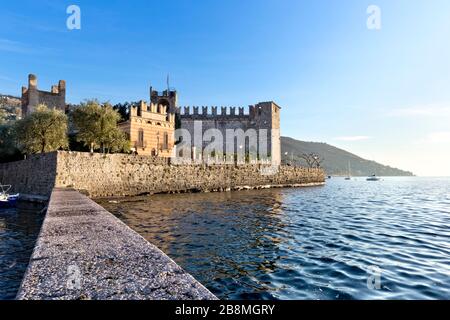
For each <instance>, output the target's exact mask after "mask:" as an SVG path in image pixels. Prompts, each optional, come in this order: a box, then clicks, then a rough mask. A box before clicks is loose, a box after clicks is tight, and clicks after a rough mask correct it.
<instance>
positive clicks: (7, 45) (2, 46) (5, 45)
mask: <svg viewBox="0 0 450 320" xmlns="http://www.w3.org/2000/svg"><path fill="white" fill-rule="evenodd" d="M0 51H7V52H14V53H31V52H32V49H31V48H30V47H27V46H26V45H24V44H23V43H20V42H17V41H12V40H8V39H0Z"/></svg>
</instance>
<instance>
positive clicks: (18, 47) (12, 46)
mask: <svg viewBox="0 0 450 320" xmlns="http://www.w3.org/2000/svg"><path fill="white" fill-rule="evenodd" d="M0 51H6V52H13V53H22V54H52V53H55V52H57V51H58V50H55V49H53V48H46V47H41V46H29V45H27V44H25V43H22V42H19V41H13V40H9V39H4V38H3V39H2V38H0Z"/></svg>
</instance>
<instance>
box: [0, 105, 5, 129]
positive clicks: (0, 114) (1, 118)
mask: <svg viewBox="0 0 450 320" xmlns="http://www.w3.org/2000/svg"><path fill="white" fill-rule="evenodd" d="M6 120H7V114H6V111H5V110H3V109H0V125H3V124H5V123H6Z"/></svg>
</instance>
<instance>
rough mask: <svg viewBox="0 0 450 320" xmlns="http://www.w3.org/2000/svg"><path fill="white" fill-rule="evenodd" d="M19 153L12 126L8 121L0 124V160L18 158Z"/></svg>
mask: <svg viewBox="0 0 450 320" xmlns="http://www.w3.org/2000/svg"><path fill="white" fill-rule="evenodd" d="M20 157H21V153H20V151H19V149H17V146H16V141H15V136H14V126H13V125H12V124H10V123H3V124H0V162H9V161H15V160H19V159H20Z"/></svg>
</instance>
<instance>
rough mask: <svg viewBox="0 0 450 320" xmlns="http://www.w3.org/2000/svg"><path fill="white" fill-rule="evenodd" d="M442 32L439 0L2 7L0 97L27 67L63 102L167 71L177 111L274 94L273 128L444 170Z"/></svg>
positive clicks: (139, 92)
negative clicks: (377, 14)
mask: <svg viewBox="0 0 450 320" xmlns="http://www.w3.org/2000/svg"><path fill="white" fill-rule="evenodd" d="M71 4H75V5H78V6H79V7H80V8H81V30H68V29H67V27H66V19H67V18H68V16H69V15H68V14H66V8H67V7H68V6H69V5H71ZM371 4H374V5H377V6H378V7H379V8H380V9H381V26H382V28H381V30H369V29H368V28H367V26H366V21H367V19H368V14H367V12H366V10H367V7H368V6H369V5H371ZM449 39H450V1H448V0H433V1H425V0H423V1H419V0H415V1H411V0H409V1H406V0H387V1H380V0H372V1H364V0H345V1H332V0H328V1H325V0H317V1H312V0H310V1H300V0H292V1H287V0H285V1H283V0H281V1H280V0H273V1H261V0H258V1H256V0H246V1H242V0H241V1H235V0H227V1H224V0H223V1H208V0H202V1H200V0H197V1H193V0H191V1H188V0H180V1H60V0H55V1H50V0H46V1H43V0H41V1H20V2H17V1H14V2H13V1H9V2H4V3H2V10H1V11H0V92H1V93H7V94H14V95H19V94H20V87H21V86H22V85H26V82H27V75H28V73H35V74H37V75H38V79H39V80H38V81H39V87H40V88H41V89H46V90H49V89H50V86H51V84H54V83H57V81H58V80H59V79H65V80H66V81H67V90H68V92H67V95H68V101H69V102H73V103H76V102H79V101H80V100H84V99H86V98H93V97H95V98H99V99H100V100H109V101H111V102H113V103H114V102H121V101H127V100H133V101H134V100H140V99H148V87H149V85H153V86H154V87H155V88H157V89H160V90H162V89H164V88H165V86H166V84H165V83H166V75H167V74H168V73H169V74H170V79H171V86H172V87H176V89H177V90H178V92H179V96H180V105H200V106H201V105H219V106H221V105H223V106H247V105H249V104H254V103H257V102H259V101H265V100H274V101H276V102H277V103H278V104H279V105H281V106H282V108H283V110H282V119H281V121H282V134H283V135H286V136H291V137H294V138H297V139H301V140H307V141H320V142H327V143H330V144H332V145H336V146H338V147H342V148H344V149H346V150H349V151H352V152H354V153H356V154H358V155H361V156H363V157H366V158H369V159H373V160H376V161H379V162H382V163H385V164H389V165H392V166H396V167H400V168H402V169H406V170H412V171H413V172H415V173H416V174H419V175H447V176H450V165H449V163H450V125H449V123H450V58H449V57H450V41H449Z"/></svg>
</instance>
